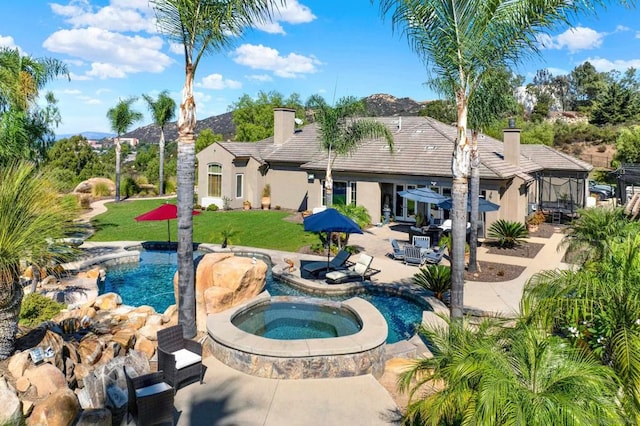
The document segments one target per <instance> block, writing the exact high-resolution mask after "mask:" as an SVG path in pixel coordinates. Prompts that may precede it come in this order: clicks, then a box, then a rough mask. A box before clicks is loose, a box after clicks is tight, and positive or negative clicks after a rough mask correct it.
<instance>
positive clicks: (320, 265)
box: [300, 250, 351, 278]
mask: <svg viewBox="0 0 640 426" xmlns="http://www.w3.org/2000/svg"><path fill="white" fill-rule="evenodd" d="M349 256H351V253H349V252H348V251H346V250H340V251H339V252H338V254H336V255H335V257H334V258H333V259H331V261H329V262H327V261H326V260H322V261H318V262H310V263H307V264H305V265H303V266H302V267H301V268H300V270H301V273H302V275H307V276H314V277H316V276H318V274H319V273H320V272H323V271H326V270H327V269H328V270H330V271H335V270H336V269H342V268H345V267H346V264H347V261H348V260H349ZM327 263H328V264H329V265H328V266H327ZM305 273H306V274H305ZM303 278H304V277H303Z"/></svg>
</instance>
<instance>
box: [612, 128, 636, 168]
mask: <svg viewBox="0 0 640 426" xmlns="http://www.w3.org/2000/svg"><path fill="white" fill-rule="evenodd" d="M616 160H618V161H620V162H621V163H640V126H631V127H629V128H627V127H623V128H622V129H620V133H619V134H618V137H617V138H616Z"/></svg>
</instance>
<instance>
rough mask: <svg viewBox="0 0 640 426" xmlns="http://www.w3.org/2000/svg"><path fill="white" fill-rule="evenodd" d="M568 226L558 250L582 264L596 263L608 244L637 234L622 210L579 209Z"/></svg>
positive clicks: (636, 223)
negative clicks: (562, 250) (563, 251)
mask: <svg viewBox="0 0 640 426" xmlns="http://www.w3.org/2000/svg"><path fill="white" fill-rule="evenodd" d="M578 213H579V217H578V218H577V219H576V220H574V221H573V222H572V223H571V226H570V227H569V230H568V231H567V234H566V235H565V236H564V237H563V238H562V242H561V245H560V247H566V249H567V255H570V256H571V255H573V256H574V257H575V259H576V260H577V261H579V262H581V263H582V264H584V263H585V262H589V261H591V262H598V261H599V260H600V259H602V258H603V256H604V255H605V253H606V252H607V251H608V246H609V243H610V242H611V241H614V240H618V241H620V240H623V239H625V238H626V237H627V236H628V235H634V234H636V233H637V232H638V231H640V227H639V225H638V222H636V221H630V220H629V219H627V217H626V216H625V214H624V209H623V208H622V207H615V208H597V209H584V210H580V211H579V212H578Z"/></svg>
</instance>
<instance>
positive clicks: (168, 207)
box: [135, 203, 200, 242]
mask: <svg viewBox="0 0 640 426" xmlns="http://www.w3.org/2000/svg"><path fill="white" fill-rule="evenodd" d="M198 214H200V212H198V211H195V210H194V211H193V215H194V216H195V215H198ZM177 218H178V206H176V205H175V204H168V203H167V204H163V205H161V206H160V207H158V208H157V209H153V210H151V211H148V212H146V213H143V214H141V215H140V216H136V218H135V219H136V221H138V222H140V221H144V220H166V221H167V237H168V238H167V240H168V241H169V242H171V226H170V225H169V220H171V219H177Z"/></svg>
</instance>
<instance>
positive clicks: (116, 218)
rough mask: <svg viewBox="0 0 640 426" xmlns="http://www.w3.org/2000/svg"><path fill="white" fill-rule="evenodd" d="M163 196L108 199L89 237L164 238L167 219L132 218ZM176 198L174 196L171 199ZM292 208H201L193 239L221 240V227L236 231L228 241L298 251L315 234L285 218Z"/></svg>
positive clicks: (174, 233) (173, 235) (172, 222)
mask: <svg viewBox="0 0 640 426" xmlns="http://www.w3.org/2000/svg"><path fill="white" fill-rule="evenodd" d="M163 202H164V200H138V201H135V200H132V201H122V202H120V203H115V202H114V203H107V204H106V207H107V209H108V211H107V212H106V213H103V214H101V215H98V216H96V217H95V218H93V219H92V221H91V223H92V225H93V226H94V228H95V229H96V232H95V234H94V235H92V236H91V238H90V239H89V240H90V241H93V242H97V241H167V221H152V222H136V221H135V220H134V218H135V217H136V216H138V215H141V214H142V213H146V212H148V211H149V210H153V209H155V208H156V207H159V206H160V205H161V204H162V203H163ZM171 202H175V200H171ZM291 214H293V213H291V212H285V211H279V210H248V211H245V210H234V211H216V212H212V211H204V212H202V213H200V214H199V215H197V216H194V217H193V241H194V242H198V243H213V244H221V243H222V231H223V230H224V229H231V230H233V231H234V232H235V233H234V234H233V236H231V237H230V238H229V245H239V246H249V247H259V248H268V249H273V250H282V251H291V252H295V251H298V250H299V249H300V248H301V247H304V246H306V245H310V244H313V243H317V242H318V241H319V239H318V236H317V235H316V234H313V233H310V232H304V229H303V227H302V224H299V223H293V222H290V221H288V220H285V218H286V217H288V216H290V215H291ZM169 222H170V226H171V241H177V232H178V231H177V229H178V221H177V220H175V219H174V220H170V221H169Z"/></svg>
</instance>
